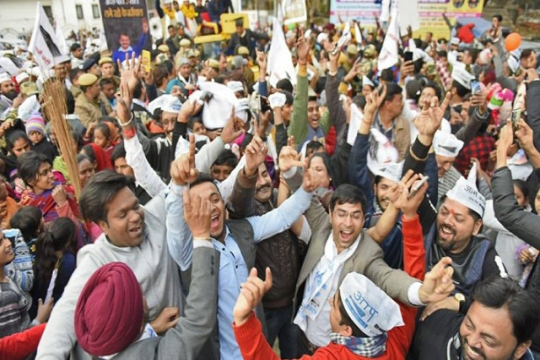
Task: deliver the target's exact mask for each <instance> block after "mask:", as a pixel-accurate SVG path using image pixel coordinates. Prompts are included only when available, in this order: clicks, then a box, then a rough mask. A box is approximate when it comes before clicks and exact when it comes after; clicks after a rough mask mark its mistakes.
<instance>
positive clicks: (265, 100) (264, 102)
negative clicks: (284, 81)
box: [259, 96, 271, 113]
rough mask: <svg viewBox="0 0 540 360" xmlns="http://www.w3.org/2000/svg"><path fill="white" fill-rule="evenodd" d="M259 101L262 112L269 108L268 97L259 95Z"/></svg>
mask: <svg viewBox="0 0 540 360" xmlns="http://www.w3.org/2000/svg"><path fill="white" fill-rule="evenodd" d="M259 101H260V104H261V106H260V109H261V112H262V113H265V112H267V111H268V110H271V108H270V103H269V102H268V98H266V97H264V96H261V97H259Z"/></svg>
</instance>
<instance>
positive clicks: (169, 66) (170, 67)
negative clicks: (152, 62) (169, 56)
mask: <svg viewBox="0 0 540 360" xmlns="http://www.w3.org/2000/svg"><path fill="white" fill-rule="evenodd" d="M159 65H160V66H161V65H164V66H165V67H166V68H167V70H168V71H169V74H171V73H172V72H173V70H174V63H173V62H172V61H171V60H165V61H164V62H162V63H161V64H159Z"/></svg>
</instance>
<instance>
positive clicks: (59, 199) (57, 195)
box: [52, 185, 67, 206]
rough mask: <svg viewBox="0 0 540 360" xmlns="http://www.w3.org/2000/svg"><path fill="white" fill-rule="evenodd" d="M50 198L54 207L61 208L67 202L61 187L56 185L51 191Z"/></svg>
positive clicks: (65, 194) (64, 191)
mask: <svg viewBox="0 0 540 360" xmlns="http://www.w3.org/2000/svg"><path fill="white" fill-rule="evenodd" d="M52 197H53V199H54V201H55V202H56V205H58V206H62V205H63V204H65V203H66V201H67V193H66V190H65V189H64V186H63V185H56V186H55V187H54V189H53V191H52Z"/></svg>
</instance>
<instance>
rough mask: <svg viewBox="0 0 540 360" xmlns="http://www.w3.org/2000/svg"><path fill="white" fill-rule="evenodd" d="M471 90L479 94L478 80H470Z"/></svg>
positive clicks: (474, 93)
mask: <svg viewBox="0 0 540 360" xmlns="http://www.w3.org/2000/svg"><path fill="white" fill-rule="evenodd" d="M471 92H472V93H473V95H476V94H480V93H481V92H482V88H481V87H480V81H478V80H474V81H471Z"/></svg>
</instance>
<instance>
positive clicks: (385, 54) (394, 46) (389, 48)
mask: <svg viewBox="0 0 540 360" xmlns="http://www.w3.org/2000/svg"><path fill="white" fill-rule="evenodd" d="M398 44H399V24H398V17H397V11H392V19H391V20H390V26H388V31H387V33H386V37H385V38H384V42H383V46H382V49H381V53H380V55H379V63H378V68H379V71H381V70H384V69H388V68H390V67H392V66H394V65H395V64H397V63H398Z"/></svg>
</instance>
